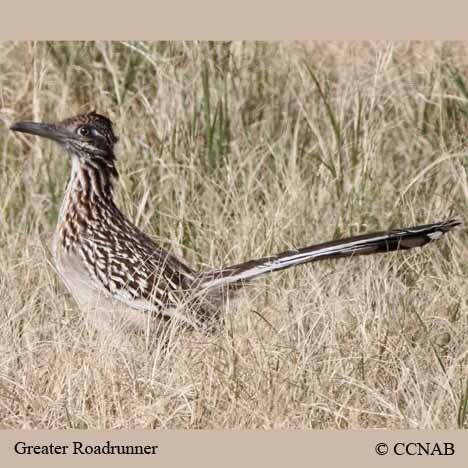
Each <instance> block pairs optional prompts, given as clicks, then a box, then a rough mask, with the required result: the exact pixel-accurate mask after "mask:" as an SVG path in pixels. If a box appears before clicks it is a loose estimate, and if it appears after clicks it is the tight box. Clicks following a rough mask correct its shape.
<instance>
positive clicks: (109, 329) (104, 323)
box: [52, 241, 151, 334]
mask: <svg viewBox="0 0 468 468" xmlns="http://www.w3.org/2000/svg"><path fill="white" fill-rule="evenodd" d="M52 250H53V257H54V262H55V267H56V269H57V272H58V274H59V276H60V278H61V280H62V282H63V283H64V284H65V286H66V287H67V289H68V290H69V291H70V293H71V295H72V296H73V299H74V300H75V301H76V303H77V304H78V306H79V308H80V310H81V312H82V313H83V314H84V315H85V318H86V320H87V322H88V323H89V324H91V325H92V326H94V327H95V328H96V329H98V330H99V331H100V332H104V333H106V334H114V333H121V332H126V331H129V329H134V328H137V329H145V328H146V327H147V326H148V323H149V320H150V318H151V315H150V314H148V313H146V312H145V311H143V310H136V309H132V308H131V307H129V306H128V305H127V304H124V303H123V302H121V301H119V300H116V299H114V298H113V297H112V296H111V294H110V293H108V292H107V291H106V290H105V289H104V287H101V288H99V287H97V286H96V285H95V284H93V282H92V280H91V278H90V275H89V272H88V271H87V269H86V267H85V265H84V264H83V261H82V259H81V257H80V256H79V255H78V254H76V253H71V252H67V251H66V250H65V249H63V248H61V247H58V246H57V244H56V242H55V241H54V245H53V249H52Z"/></svg>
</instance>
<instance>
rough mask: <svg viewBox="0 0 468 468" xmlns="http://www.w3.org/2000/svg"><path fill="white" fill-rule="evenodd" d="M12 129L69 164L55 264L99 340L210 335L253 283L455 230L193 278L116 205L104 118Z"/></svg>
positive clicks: (395, 236) (350, 243) (329, 247)
mask: <svg viewBox="0 0 468 468" xmlns="http://www.w3.org/2000/svg"><path fill="white" fill-rule="evenodd" d="M10 128H11V130H13V131H14V132H22V133H26V134H31V135H36V136H40V137H42V138H46V139H50V140H53V141H54V142H56V143H58V144H59V145H60V146H61V147H62V148H63V149H64V150H65V152H66V153H67V154H68V156H69V158H70V160H71V171H70V177H69V180H68V183H67V186H66V190H65V193H64V197H63V201H62V205H61V208H60V212H59V216H58V222H57V227H56V229H55V233H54V235H53V241H52V256H53V260H54V263H55V268H56V270H57V272H58V274H59V276H60V277H61V279H62V281H63V283H64V284H65V286H66V287H67V288H68V290H69V292H70V293H71V295H72V296H73V298H74V299H75V301H76V302H77V304H78V306H79V308H80V309H81V310H82V311H83V312H84V313H85V314H86V316H87V317H88V318H89V319H90V321H91V322H92V324H93V326H94V327H96V328H97V329H99V330H100V331H102V332H104V333H113V331H115V327H116V326H119V327H121V329H123V330H124V331H125V332H126V331H128V329H129V328H132V329H134V328H136V329H142V328H144V327H145V326H147V323H148V320H153V319H154V320H158V321H162V322H165V321H167V320H169V321H171V319H177V320H180V322H181V323H185V324H188V325H189V326H197V327H198V326H200V327H206V328H209V327H210V326H211V325H210V324H212V323H217V322H218V321H219V317H220V315H221V310H222V308H223V304H224V303H225V301H226V299H227V298H230V297H234V296H235V294H236V292H237V291H239V290H240V289H241V288H242V287H243V286H244V285H246V284H248V283H250V282H251V281H252V280H253V279H255V278H258V277H260V276H263V275H266V274H269V273H272V272H277V271H280V270H284V269H287V268H290V267H294V266H297V265H303V264H305V263H310V262H315V261H320V260H325V259H336V258H341V257H354V256H358V255H368V254H375V253H386V252H391V251H396V250H407V249H412V248H416V247H422V246H424V245H426V244H428V243H430V242H431V241H434V240H436V239H439V238H440V237H441V236H443V235H444V234H445V233H447V232H448V231H450V230H452V229H453V228H454V227H455V226H458V225H459V224H461V223H460V221H459V220H457V219H448V220H445V221H441V222H434V223H431V224H424V225H418V226H413V227H409V228H400V229H392V230H387V231H380V232H374V233H370V234H361V235H356V236H353V237H348V238H342V239H336V240H332V241H330V242H325V243H321V244H316V245H311V246H307V247H303V248H299V249H292V250H287V251H285V252H281V253H278V254H275V255H270V256H266V257H263V258H258V259H254V260H249V261H245V262H242V263H239V264H236V265H232V266H228V267H221V268H214V269H209V270H202V271H198V270H196V269H194V268H192V267H190V266H188V265H187V264H185V263H184V262H183V261H182V260H180V259H178V258H177V257H176V256H174V255H173V254H172V253H170V252H168V251H166V250H164V249H163V248H161V247H159V246H158V245H157V244H156V242H155V241H154V240H153V239H151V238H150V237H149V236H148V235H146V234H145V233H143V232H142V231H141V230H140V229H139V228H138V227H137V226H135V224H133V223H132V222H131V221H130V220H129V219H128V218H127V217H126V216H125V214H124V213H123V212H122V211H121V210H120V209H119V208H118V207H117V205H116V203H115V201H114V183H115V182H116V181H117V180H118V178H119V172H118V169H117V158H116V155H115V151H114V147H115V145H116V143H117V142H118V138H117V137H116V135H115V134H114V130H113V123H112V121H111V120H110V119H109V118H108V117H106V116H104V115H101V114H98V113H97V112H96V111H92V112H88V113H82V114H79V115H76V116H74V117H70V118H67V119H65V120H62V121H58V122H56V123H41V122H31V121H21V122H17V123H14V124H12V125H11V127H10Z"/></svg>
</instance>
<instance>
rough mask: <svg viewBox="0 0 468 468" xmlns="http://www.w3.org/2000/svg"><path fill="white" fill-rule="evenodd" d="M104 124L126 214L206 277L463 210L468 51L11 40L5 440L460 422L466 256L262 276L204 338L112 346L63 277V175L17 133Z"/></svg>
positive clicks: (461, 249)
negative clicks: (111, 432)
mask: <svg viewBox="0 0 468 468" xmlns="http://www.w3.org/2000/svg"><path fill="white" fill-rule="evenodd" d="M93 109H96V110H97V111H98V112H99V113H102V114H105V115H107V116H109V117H110V118H111V119H112V120H113V121H114V124H115V132H116V134H117V135H118V136H119V138H120V141H119V143H118V145H117V147H116V154H117V157H118V169H119V171H120V174H121V177H120V181H119V183H118V184H117V190H116V197H117V203H118V205H119V206H120V207H121V208H122V210H123V211H124V212H125V213H126V214H128V216H129V217H130V218H131V219H132V220H133V221H134V222H135V223H136V224H137V225H138V226H139V227H141V228H142V229H143V230H144V231H145V232H147V233H148V234H150V235H152V236H153V237H154V238H155V239H157V241H158V242H159V243H160V244H161V245H162V246H164V247H166V248H168V249H170V250H171V251H172V252H173V253H175V254H176V255H178V256H180V257H182V258H184V259H185V260H186V261H187V262H188V263H189V264H190V265H192V266H194V267H197V268H198V269H200V270H201V269H205V268H210V267H214V266H221V265H228V264H230V263H237V262H240V261H243V260H248V259H250V258H253V257H258V256H264V255H267V254H270V253H273V252H277V251H281V250H285V249H288V248H291V247H299V246H303V245H307V244H312V243H316V242H321V241H326V240H330V239H332V238H337V237H342V236H347V235H352V234H356V233H360V232H370V231H378V230H381V229H386V228H390V227H394V228H396V227H401V226H410V225H414V224H418V223H419V224H422V223H427V222H432V221H440V220H443V219H446V218H449V217H453V216H455V217H459V218H460V219H462V220H463V221H464V222H465V223H466V222H467V220H468V180H467V166H468V163H467V161H468V151H467V136H468V124H467V122H468V120H467V116H468V47H467V45H466V44H461V43H439V42H437V43H436V42H434V43H408V42H405V43H403V42H402V43H387V42H381V43H372V42H365V43H364V42H362V43H337V42H336V43H326V42H324V43H319V42H317V43H251V42H247V43H242V42H234V43H182V42H180V43H170V42H165V43H164V42H160V43H133V42H123V43H106V42H101V43H1V44H0V121H1V122H0V325H1V327H0V427H1V428H54V429H55V428H265V429H269V428H333V429H338V428H339V429H354V428H437V429H442V428H457V427H459V428H462V427H465V428H467V427H468V415H467V414H466V408H467V403H468V295H467V280H468V242H467V235H466V229H465V228H460V229H457V230H456V231H455V232H453V234H449V235H448V236H446V237H444V238H443V239H442V240H441V241H438V242H434V243H432V244H431V245H429V246H428V247H426V248H424V249H422V250H412V251H410V252H405V253H392V254H389V255H382V256H375V257H359V258H351V259H345V260H341V261H336V262H331V261H329V262H323V263H316V264H314V265H310V266H303V267H299V268H296V269H293V270H288V271H286V272H283V273H279V274H275V275H272V276H270V277H268V278H266V279H261V280H259V281H257V282H255V283H254V284H252V286H250V287H249V288H248V289H247V290H246V291H245V293H243V294H241V296H240V298H239V299H238V300H237V301H235V302H233V303H231V304H229V306H228V307H227V310H226V324H225V326H224V328H222V329H221V330H219V331H218V332H215V333H214V334H210V335H204V334H202V333H199V332H197V331H192V332H188V331H185V332H183V333H181V332H180V331H179V330H178V329H176V328H173V329H172V330H171V332H172V334H171V336H170V339H169V342H168V343H167V344H166V345H165V346H163V345H162V344H161V343H160V342H157V341H154V340H151V339H150V338H149V337H141V336H135V337H133V341H132V348H131V349H122V350H118V349H116V348H114V347H109V346H107V345H106V343H105V342H104V341H103V340H102V339H100V337H99V335H98V334H96V333H95V332H94V331H93V330H90V329H89V328H87V327H86V326H85V323H84V320H83V318H82V315H81V313H80V311H79V310H78V308H77V306H76V305H75V303H74V302H73V300H72V299H71V297H70V296H69V294H68V292H67V291H66V290H65V288H64V287H63V286H62V284H61V283H60V281H59V279H58V278H57V276H56V275H55V272H54V270H53V266H52V263H51V255H50V240H51V237H52V233H53V230H54V228H55V223H56V219H57V215H58V210H59V207H60V203H61V197H62V194H63V189H64V185H65V183H66V180H67V176H68V171H69V160H68V157H67V156H66V155H65V154H64V153H63V152H62V151H61V149H60V148H58V147H57V146H54V145H53V144H52V143H50V142H46V141H40V140H39V139H37V138H33V137H28V136H25V135H19V134H13V133H12V132H10V131H9V130H8V128H9V125H10V124H11V123H13V122H14V121H17V120H38V121H55V120H59V119H62V118H65V117H69V116H71V115H74V114H76V113H79V112H87V111H91V110H93Z"/></svg>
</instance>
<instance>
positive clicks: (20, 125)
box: [10, 122, 70, 143]
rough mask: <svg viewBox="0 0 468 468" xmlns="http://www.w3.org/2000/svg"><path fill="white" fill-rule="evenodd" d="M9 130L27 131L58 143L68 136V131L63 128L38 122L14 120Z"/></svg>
mask: <svg viewBox="0 0 468 468" xmlns="http://www.w3.org/2000/svg"><path fill="white" fill-rule="evenodd" d="M10 130H13V131H14V132H22V133H29V134H31V135H37V136H40V137H43V138H48V139H50V140H54V141H56V142H58V143H63V142H64V140H65V139H66V138H70V133H69V132H68V131H67V130H66V129H64V128H60V127H57V126H56V125H54V124H46V123H38V122H16V123H14V124H13V125H12V126H11V127H10Z"/></svg>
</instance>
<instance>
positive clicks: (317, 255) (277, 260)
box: [200, 219, 461, 290]
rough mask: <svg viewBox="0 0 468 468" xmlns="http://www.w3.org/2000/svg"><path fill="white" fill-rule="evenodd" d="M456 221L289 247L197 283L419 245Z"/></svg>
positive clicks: (219, 283)
mask: <svg viewBox="0 0 468 468" xmlns="http://www.w3.org/2000/svg"><path fill="white" fill-rule="evenodd" d="M459 224H461V223H460V221H458V220H456V219H450V220H448V221H443V222H440V223H433V224H425V225H421V226H414V227H409V228H402V229H395V230H392V231H383V232H376V233H372V234H363V235H359V236H353V237H348V238H345V239H338V240H334V241H331V242H325V243H323V244H317V245H312V246H309V247H303V248H301V249H297V250H288V251H286V252H282V253H279V254H276V255H272V256H270V257H263V258H259V259H257V260H250V261H248V262H244V263H240V264H238V265H233V266H231V267H227V268H222V269H219V270H211V271H207V272H205V273H203V274H202V276H201V278H200V286H201V287H202V288H203V289H205V290H210V289H212V288H215V289H217V288H223V287H225V286H229V287H234V288H235V287H237V286H241V285H242V284H243V283H245V282H247V281H249V280H251V279H253V278H256V277H258V276H261V275H264V274H266V273H272V272H274V271H280V270H284V269H286V268H290V267H293V266H296V265H301V264H304V263H309V262H315V261H319V260H326V259H330V258H341V257H349V256H352V255H369V254H374V253H385V252H391V251H393V250H407V249H412V248H414V247H422V246H424V245H426V244H427V243H429V242H431V241H433V240H436V239H439V238H440V237H442V236H443V235H444V234H445V233H446V232H448V231H450V230H451V229H453V228H454V227H455V226H458V225H459Z"/></svg>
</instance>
